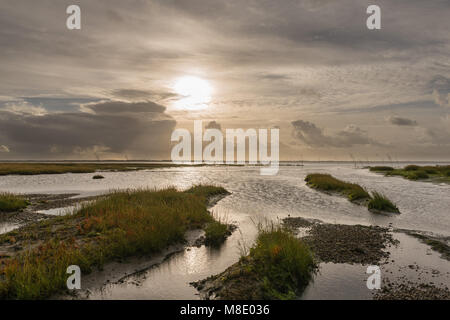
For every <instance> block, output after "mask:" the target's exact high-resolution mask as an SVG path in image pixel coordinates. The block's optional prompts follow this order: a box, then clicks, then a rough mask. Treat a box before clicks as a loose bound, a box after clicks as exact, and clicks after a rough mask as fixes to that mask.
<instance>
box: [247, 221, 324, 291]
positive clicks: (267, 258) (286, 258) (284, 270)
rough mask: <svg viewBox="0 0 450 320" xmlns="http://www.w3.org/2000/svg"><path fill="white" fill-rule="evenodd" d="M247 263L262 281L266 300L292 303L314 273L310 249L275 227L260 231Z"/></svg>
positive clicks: (314, 263)
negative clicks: (282, 300)
mask: <svg viewBox="0 0 450 320" xmlns="http://www.w3.org/2000/svg"><path fill="white" fill-rule="evenodd" d="M242 259H248V260H250V261H251V262H252V263H251V269H252V272H255V273H256V274H257V275H258V278H259V279H261V280H262V285H263V292H264V295H265V297H264V298H265V299H294V298H295V297H297V296H299V295H300V294H301V292H302V291H303V290H304V288H306V286H307V285H308V283H309V281H310V280H311V279H312V277H313V275H314V272H315V271H316V267H317V265H316V262H315V260H314V257H313V254H312V252H311V250H310V249H309V247H308V246H307V245H306V244H305V243H304V242H302V241H301V240H299V239H297V238H296V237H295V236H294V235H293V234H292V233H291V232H290V231H288V230H286V229H284V228H282V227H280V226H276V225H273V224H271V225H269V226H265V227H261V226H260V227H259V232H258V237H257V239H256V242H255V244H254V246H253V247H252V248H251V249H250V254H249V256H248V257H244V258H242Z"/></svg>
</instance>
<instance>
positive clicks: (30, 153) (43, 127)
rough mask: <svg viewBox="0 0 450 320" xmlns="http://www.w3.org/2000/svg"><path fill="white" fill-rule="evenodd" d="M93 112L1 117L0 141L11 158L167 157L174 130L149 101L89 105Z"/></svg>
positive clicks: (172, 122) (5, 114) (171, 121)
mask: <svg viewBox="0 0 450 320" xmlns="http://www.w3.org/2000/svg"><path fill="white" fill-rule="evenodd" d="M89 109H90V110H92V111H93V112H94V113H86V112H77V113H51V114H46V115H43V116H34V115H19V114H14V113H11V112H6V111H3V112H0V126H1V127H2V131H1V134H0V139H1V140H0V142H1V143H2V144H5V145H7V146H8V149H9V150H10V153H11V154H12V156H17V155H21V156H27V157H29V158H39V157H50V158H52V157H62V156H66V157H67V156H70V155H73V154H83V153H89V152H91V151H92V152H98V151H99V150H100V151H102V152H107V153H108V154H112V155H121V154H127V155H133V156H135V157H137V156H139V157H143V158H145V159H158V158H166V159H167V157H168V156H169V154H170V150H169V145H170V135H171V133H172V131H173V129H174V127H175V125H176V122H175V120H174V119H173V118H171V117H170V116H168V115H167V114H165V113H164V111H165V107H163V106H161V105H158V104H156V103H153V102H141V103H124V102H115V101H109V102H104V103H99V104H94V105H89Z"/></svg>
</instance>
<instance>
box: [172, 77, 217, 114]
mask: <svg viewBox="0 0 450 320" xmlns="http://www.w3.org/2000/svg"><path fill="white" fill-rule="evenodd" d="M173 90H174V91H175V93H177V94H178V95H180V96H181V98H180V99H179V100H177V101H175V103H174V106H175V108H177V109H189V110H201V109H205V108H207V107H208V104H209V103H210V102H211V96H212V93H213V88H212V86H211V84H210V83H209V82H208V81H207V80H205V79H202V78H199V77H194V76H184V77H180V78H178V79H176V80H175V82H174V84H173Z"/></svg>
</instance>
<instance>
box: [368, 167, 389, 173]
mask: <svg viewBox="0 0 450 320" xmlns="http://www.w3.org/2000/svg"><path fill="white" fill-rule="evenodd" d="M369 170H370V171H375V172H379V171H392V170H394V168H392V167H387V166H375V167H370V168H369Z"/></svg>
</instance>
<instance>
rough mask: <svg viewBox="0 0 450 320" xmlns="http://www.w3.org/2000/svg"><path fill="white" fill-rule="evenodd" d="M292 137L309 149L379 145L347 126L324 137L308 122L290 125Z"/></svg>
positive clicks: (321, 132) (356, 129)
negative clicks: (292, 131) (292, 132)
mask: <svg viewBox="0 0 450 320" xmlns="http://www.w3.org/2000/svg"><path fill="white" fill-rule="evenodd" d="M291 124H292V125H293V127H294V136H295V137H296V138H297V139H299V140H300V141H302V142H303V143H304V144H306V145H308V146H310V147H335V148H348V147H352V146H355V145H378V146H379V145H381V144H380V143H379V142H376V141H375V140H373V139H371V138H369V137H368V135H367V132H366V131H364V130H362V129H360V128H359V127H357V126H354V125H349V126H347V127H346V128H345V129H344V130H342V131H339V132H338V133H336V134H335V135H333V136H331V135H326V134H324V132H323V130H322V129H321V128H319V127H317V126H316V125H315V124H314V123H311V122H309V121H303V120H297V121H293V122H292V123H291Z"/></svg>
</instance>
